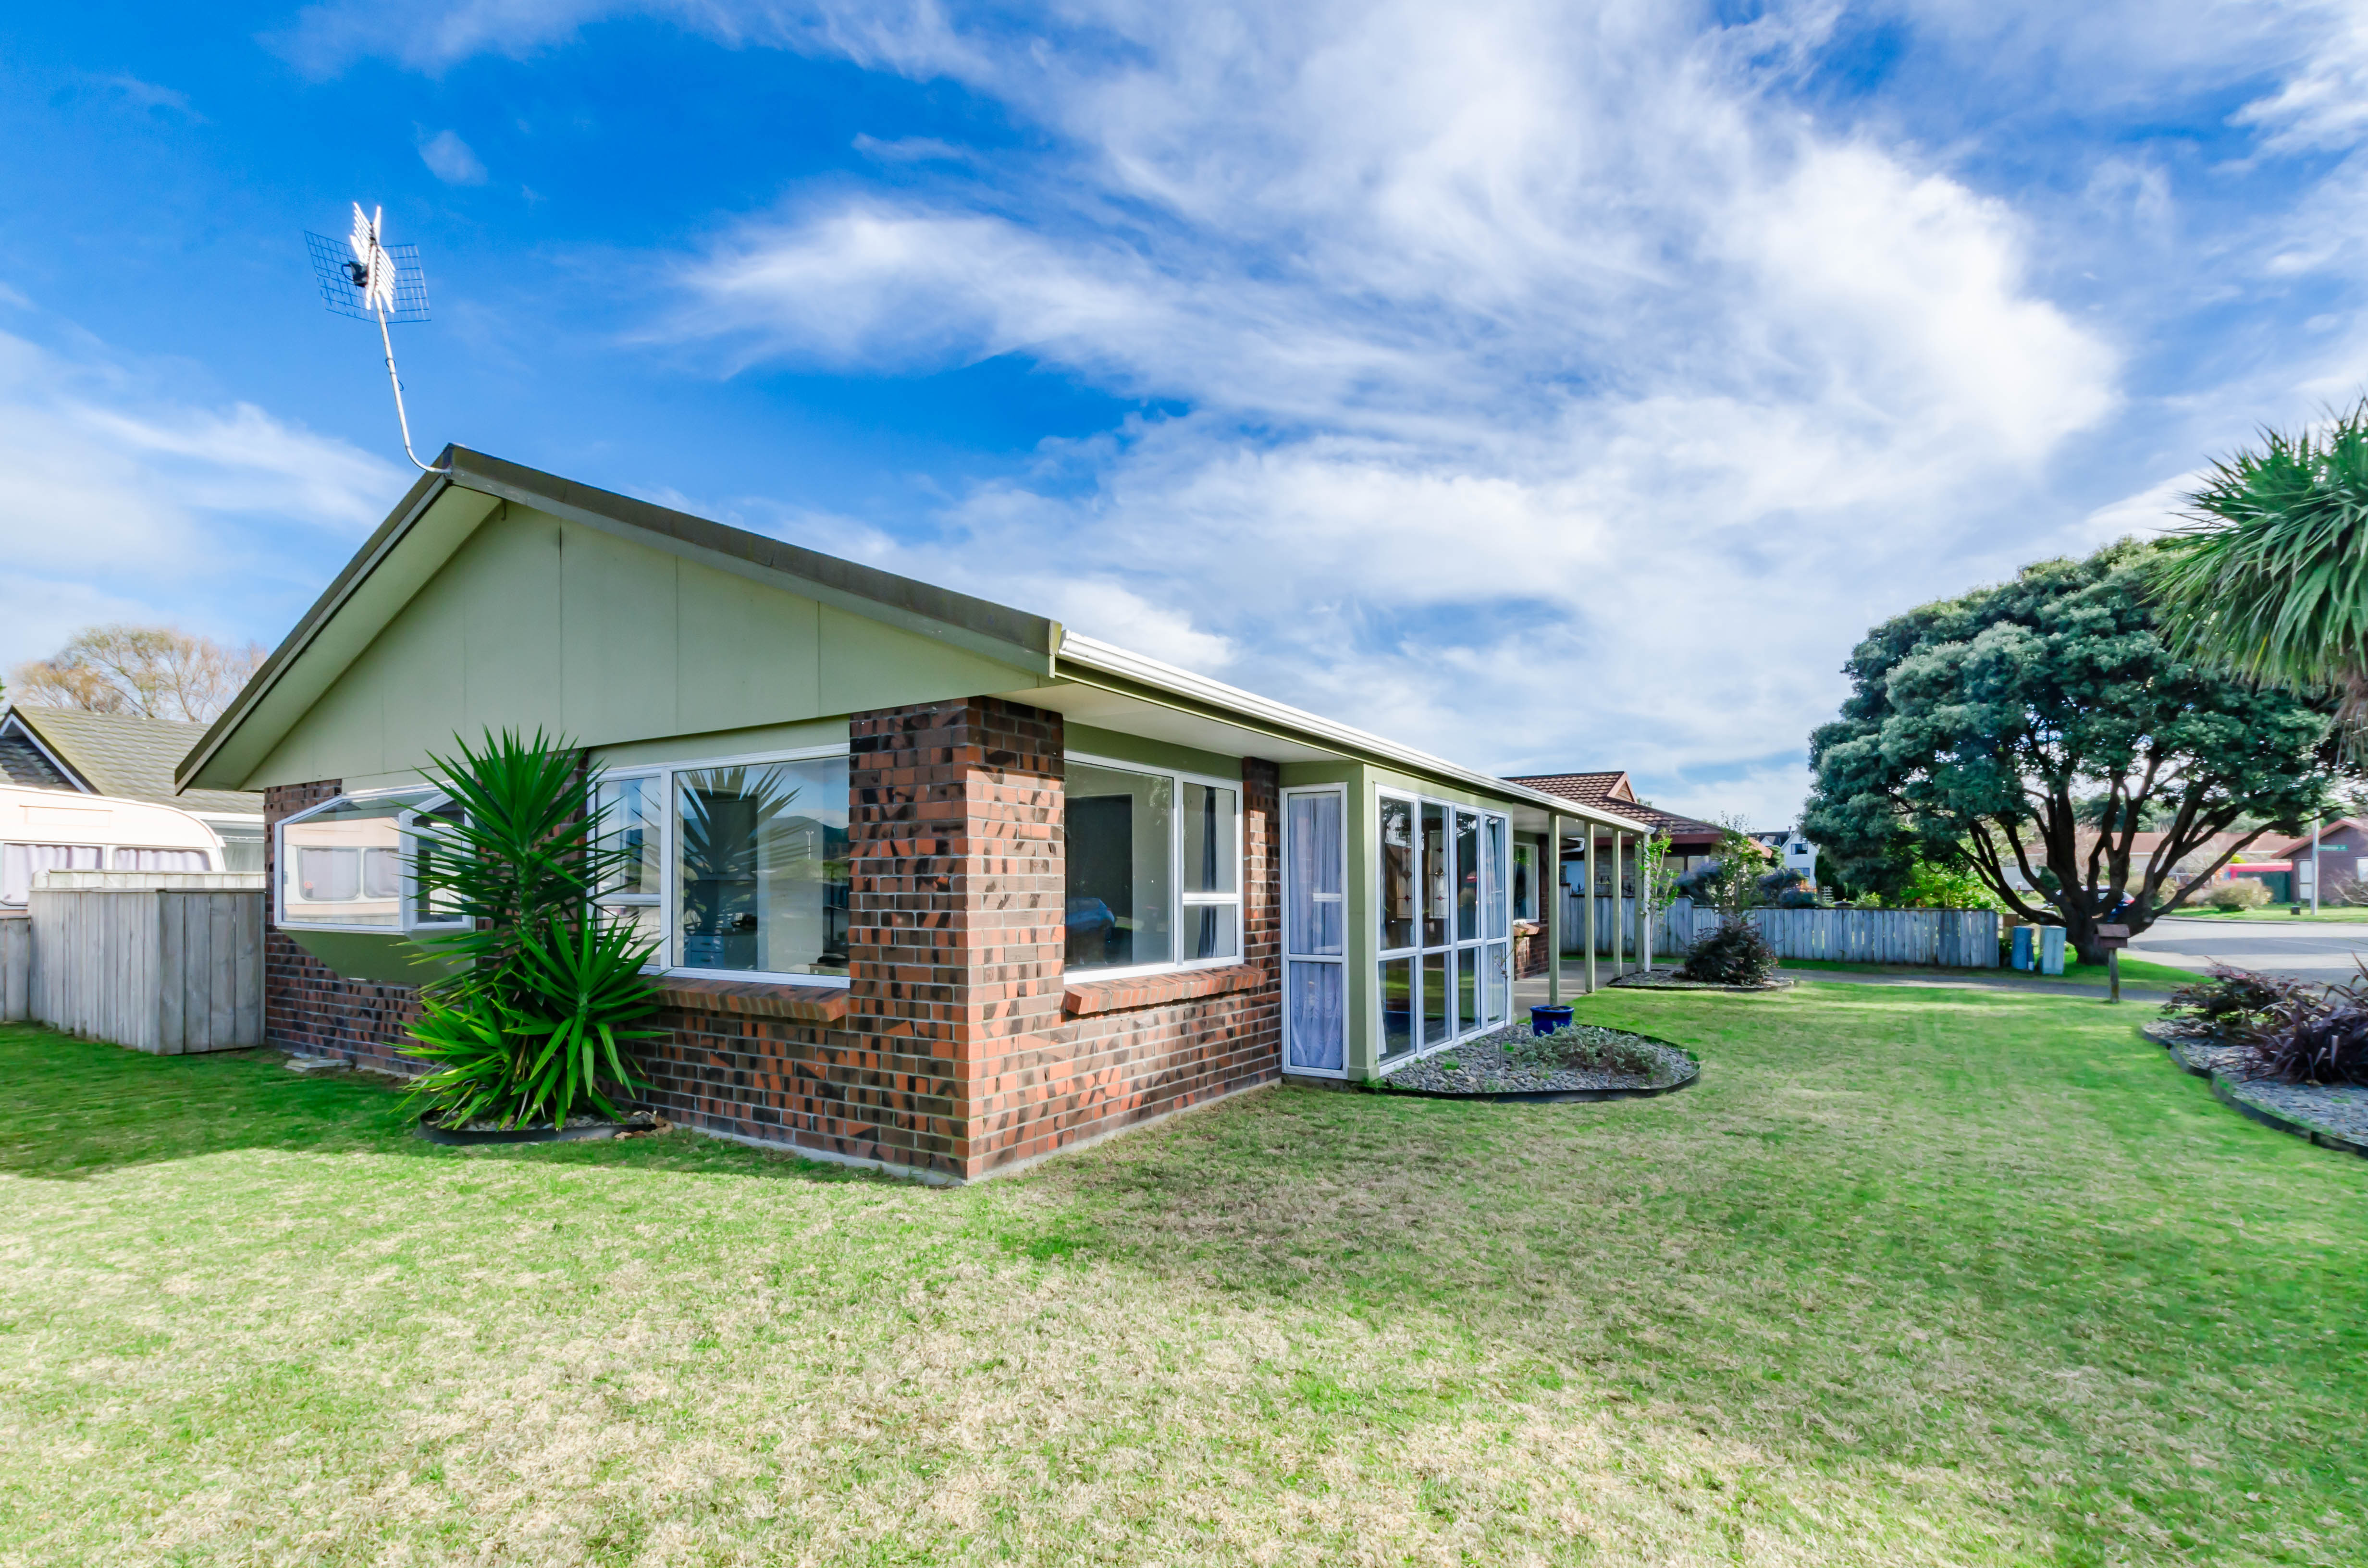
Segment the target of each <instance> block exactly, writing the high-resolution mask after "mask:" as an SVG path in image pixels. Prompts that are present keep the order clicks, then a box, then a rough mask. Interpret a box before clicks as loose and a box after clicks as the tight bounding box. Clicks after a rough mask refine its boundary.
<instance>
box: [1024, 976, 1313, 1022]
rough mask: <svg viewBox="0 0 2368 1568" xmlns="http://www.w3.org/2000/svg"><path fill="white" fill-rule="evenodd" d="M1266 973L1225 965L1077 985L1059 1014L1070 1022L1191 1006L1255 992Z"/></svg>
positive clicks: (1071, 988) (1067, 994)
mask: <svg viewBox="0 0 2368 1568" xmlns="http://www.w3.org/2000/svg"><path fill="white" fill-rule="evenodd" d="M1268 982H1269V975H1268V972H1267V971H1265V970H1264V969H1261V968H1259V967H1258V965H1256V964H1247V963H1237V964H1228V965H1227V966H1226V967H1224V969H1192V970H1184V971H1180V972H1178V973H1175V974H1138V975H1133V976H1131V977H1129V978H1127V979H1124V980H1089V981H1080V982H1077V983H1075V984H1072V985H1070V986H1069V987H1068V989H1067V990H1066V992H1064V994H1063V995H1062V998H1061V1011H1062V1012H1064V1013H1065V1014H1066V1015H1068V1016H1069V1017H1073V1018H1082V1017H1090V1016H1091V1015H1093V1014H1095V1013H1122V1012H1126V1011H1128V1010H1129V1009H1131V1008H1135V1007H1162V1006H1167V1005H1168V1004H1169V1003H1171V1002H1194V1001H1198V1000H1200V999H1201V998H1202V997H1206V996H1224V995H1229V994H1233V993H1235V992H1238V991H1256V990H1258V988H1259V987H1260V986H1263V985H1265V984H1267V983H1268Z"/></svg>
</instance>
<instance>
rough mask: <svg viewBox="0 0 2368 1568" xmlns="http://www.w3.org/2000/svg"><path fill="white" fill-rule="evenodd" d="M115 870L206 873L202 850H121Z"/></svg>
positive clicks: (115, 863) (117, 856) (117, 853)
mask: <svg viewBox="0 0 2368 1568" xmlns="http://www.w3.org/2000/svg"><path fill="white" fill-rule="evenodd" d="M113 869H116V870H119V871H204V870H211V869H212V868H211V867H210V866H208V865H207V864H206V852H205V851H204V850H202V849H119V850H117V851H116V852H115V857H114V867H113Z"/></svg>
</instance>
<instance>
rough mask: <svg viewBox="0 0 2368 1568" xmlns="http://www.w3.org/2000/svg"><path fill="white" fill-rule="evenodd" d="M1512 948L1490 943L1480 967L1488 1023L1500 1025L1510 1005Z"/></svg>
mask: <svg viewBox="0 0 2368 1568" xmlns="http://www.w3.org/2000/svg"><path fill="white" fill-rule="evenodd" d="M1512 951H1513V949H1512V948H1511V947H1510V946H1509V945H1508V944H1507V943H1504V942H1491V943H1489V944H1488V947H1487V957H1486V959H1485V960H1483V961H1482V963H1481V965H1480V979H1481V983H1483V984H1484V985H1486V987H1487V991H1488V999H1487V1006H1486V1014H1487V1019H1488V1022H1490V1023H1492V1024H1501V1023H1503V1022H1504V1021H1505V1015H1506V1014H1507V1013H1508V1012H1509V1011H1511V1005H1512V999H1513V998H1512V989H1513V987H1512V980H1513V969H1512Z"/></svg>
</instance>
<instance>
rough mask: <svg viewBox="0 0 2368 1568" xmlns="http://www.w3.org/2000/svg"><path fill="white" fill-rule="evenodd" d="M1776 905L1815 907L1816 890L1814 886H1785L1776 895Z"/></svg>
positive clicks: (1781, 907)
mask: <svg viewBox="0 0 2368 1568" xmlns="http://www.w3.org/2000/svg"><path fill="white" fill-rule="evenodd" d="M1776 907H1777V908H1779V909H1815V908H1816V907H1817V890H1816V889H1815V888H1787V889H1785V890H1784V891H1783V892H1780V893H1778V894H1777V895H1776Z"/></svg>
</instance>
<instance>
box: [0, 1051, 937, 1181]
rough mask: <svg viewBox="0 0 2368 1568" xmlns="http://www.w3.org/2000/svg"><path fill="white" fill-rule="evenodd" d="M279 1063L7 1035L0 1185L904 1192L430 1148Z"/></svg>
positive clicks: (545, 1154)
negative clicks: (750, 1182)
mask: <svg viewBox="0 0 2368 1568" xmlns="http://www.w3.org/2000/svg"><path fill="white" fill-rule="evenodd" d="M287 1062H288V1058H287V1057H286V1055H285V1054H283V1053H282V1052H280V1051H276V1050H263V1051H217V1052H214V1053H212V1054H210V1055H203V1056H151V1055H149V1054H147V1053H146V1052H144V1051H131V1050H129V1049H126V1048H125V1047H122V1046H119V1045H114V1044H110V1043H108V1042H106V1041H102V1040H76V1039H74V1038H73V1037H71V1036H68V1035H62V1034H57V1033H54V1032H52V1031H51V1030H49V1029H45V1028H36V1027H30V1026H26V1025H0V1072H5V1073H6V1075H7V1078H8V1081H10V1082H13V1083H14V1084H16V1085H17V1096H18V1109H17V1115H16V1117H15V1118H13V1119H11V1120H10V1121H9V1122H8V1123H7V1125H6V1127H5V1128H0V1176H31V1177H36V1178H40V1179H43V1180H51V1181H78V1180H82V1179H84V1178H85V1177H89V1176H98V1175H102V1174H105V1173H107V1172H108V1171H115V1170H122V1169H126V1168H129V1167H131V1166H136V1165H158V1164H164V1163H167V1162H171V1161H176V1160H189V1159H201V1158H204V1157H206V1156H208V1155H211V1154H221V1153H231V1152H233V1151H234V1150H241V1149H277V1150H284V1151H287V1152H290V1153H311V1154H346V1153H370V1154H381V1155H400V1156H403V1157H404V1158H410V1159H430V1160H453V1159H461V1160H497V1161H518V1160H531V1161H534V1162H536V1163H538V1164H541V1165H578V1166H595V1165H598V1166H639V1167H644V1168H658V1169H666V1170H677V1171H698V1172H703V1173H711V1174H714V1175H719V1176H757V1177H762V1178H766V1179H771V1180H781V1179H790V1180H799V1181H825V1182H844V1181H862V1180H871V1181H881V1182H891V1183H897V1184H899V1185H902V1184H903V1182H904V1180H905V1178H900V1177H896V1176H886V1175H883V1174H882V1173H879V1172H875V1171H870V1170H865V1169H861V1168H859V1167H854V1166H848V1165H836V1164H831V1163H829V1162H825V1161H820V1160H813V1159H807V1158H803V1157H802V1156H799V1155H796V1154H792V1153H786V1152H782V1153H776V1152H774V1151H771V1150H766V1149H757V1148H752V1147H749V1146H748V1145H746V1144H742V1143H735V1142H731V1141H730V1140H727V1139H721V1138H709V1137H705V1136H702V1135H700V1134H698V1133H694V1132H691V1131H688V1130H677V1131H673V1132H669V1133H665V1134H660V1135H657V1136H655V1137H637V1138H629V1139H620V1140H611V1141H596V1142H574V1143H529V1144H511V1145H507V1146H498V1147H492V1148H480V1149H464V1148H452V1147H447V1146H443V1145H438V1144H434V1143H429V1142H427V1141H426V1140H425V1139H423V1138H421V1137H419V1136H418V1133H417V1130H416V1123H417V1118H418V1114H419V1107H418V1106H417V1105H416V1103H413V1102H410V1101H408V1100H406V1098H405V1096H404V1090H403V1085H401V1084H400V1083H398V1082H396V1081H394V1080H393V1079H391V1078H388V1077H386V1076H384V1075H382V1074H373V1073H363V1072H335V1071H330V1072H321V1071H315V1072H308V1073H302V1074H300V1073H294V1072H290V1071H289V1069H288V1067H287Z"/></svg>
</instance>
